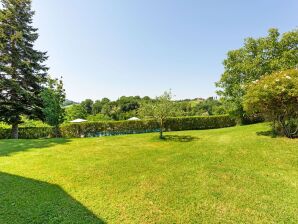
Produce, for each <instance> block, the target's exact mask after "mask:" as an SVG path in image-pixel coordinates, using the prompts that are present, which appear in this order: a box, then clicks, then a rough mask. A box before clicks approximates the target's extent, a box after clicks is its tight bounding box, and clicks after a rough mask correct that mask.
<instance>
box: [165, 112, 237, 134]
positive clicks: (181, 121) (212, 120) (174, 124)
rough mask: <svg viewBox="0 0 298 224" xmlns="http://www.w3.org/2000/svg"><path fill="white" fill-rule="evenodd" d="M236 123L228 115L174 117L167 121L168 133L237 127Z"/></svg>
mask: <svg viewBox="0 0 298 224" xmlns="http://www.w3.org/2000/svg"><path fill="white" fill-rule="evenodd" d="M235 125H236V122H235V120H234V119H233V118H231V117H230V116H228V115H218V116H192V117H174V118H169V119H167V120H166V123H165V128H166V130H167V131H183V130H199V129H212V128H224V127H231V126H235Z"/></svg>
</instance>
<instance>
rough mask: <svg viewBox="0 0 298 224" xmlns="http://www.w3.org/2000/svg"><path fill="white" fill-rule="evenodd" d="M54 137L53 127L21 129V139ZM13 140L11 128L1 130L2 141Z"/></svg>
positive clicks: (0, 137)
mask: <svg viewBox="0 0 298 224" xmlns="http://www.w3.org/2000/svg"><path fill="white" fill-rule="evenodd" d="M52 136H54V129H53V127H20V128H19V138H22V139H35V138H48V137H52ZM9 138H11V128H0V139H9Z"/></svg>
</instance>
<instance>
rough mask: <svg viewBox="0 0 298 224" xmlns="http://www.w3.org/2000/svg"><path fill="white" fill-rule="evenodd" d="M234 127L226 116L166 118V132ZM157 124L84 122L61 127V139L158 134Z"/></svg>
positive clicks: (233, 123) (152, 121)
mask: <svg viewBox="0 0 298 224" xmlns="http://www.w3.org/2000/svg"><path fill="white" fill-rule="evenodd" d="M234 125H236V122H235V120H234V119H232V118H231V117H229V116H228V115H220V116H206V117H202V116H197V117H176V118H168V119H167V120H166V122H165V129H166V130H167V131H182V130H198V129H211V128H223V127H230V126H234ZM158 131H159V124H158V123H157V122H156V121H155V120H140V121H110V122H84V123H79V124H67V125H63V126H61V134H62V136H63V137H90V136H105V135H120V134H133V133H147V132H158Z"/></svg>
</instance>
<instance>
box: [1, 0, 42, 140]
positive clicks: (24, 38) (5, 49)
mask: <svg viewBox="0 0 298 224" xmlns="http://www.w3.org/2000/svg"><path fill="white" fill-rule="evenodd" d="M1 3H2V8H1V9H0V62H1V64H0V65H1V66H0V120H2V121H5V122H6V123H8V124H11V125H12V135H13V137H14V138H18V125H19V124H20V123H21V115H28V116H30V117H38V118H40V119H42V118H43V113H42V101H41V99H40V97H39V94H40V92H41V90H42V84H43V83H44V82H45V75H46V72H47V67H46V66H45V65H44V64H43V63H44V62H45V60H46V59H47V56H46V53H45V52H40V51H37V50H35V49H34V47H33V45H34V42H35V41H36V40H37V38H38V33H37V29H35V28H33V27H32V16H33V14H34V12H33V11H32V10H31V1H30V0H1Z"/></svg>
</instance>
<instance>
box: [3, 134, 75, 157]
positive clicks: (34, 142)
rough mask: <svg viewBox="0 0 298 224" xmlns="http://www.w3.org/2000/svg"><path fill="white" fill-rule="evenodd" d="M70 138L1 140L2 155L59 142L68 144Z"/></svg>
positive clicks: (45, 146)
mask: <svg viewBox="0 0 298 224" xmlns="http://www.w3.org/2000/svg"><path fill="white" fill-rule="evenodd" d="M68 142H70V140H69V139H63V138H56V139H55V138H53V139H30V140H29V139H18V140H13V139H9V140H0V157H1V156H9V155H11V154H13V153H16V152H21V151H26V150H30V149H42V148H47V147H51V146H54V145H57V144H66V143H68Z"/></svg>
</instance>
